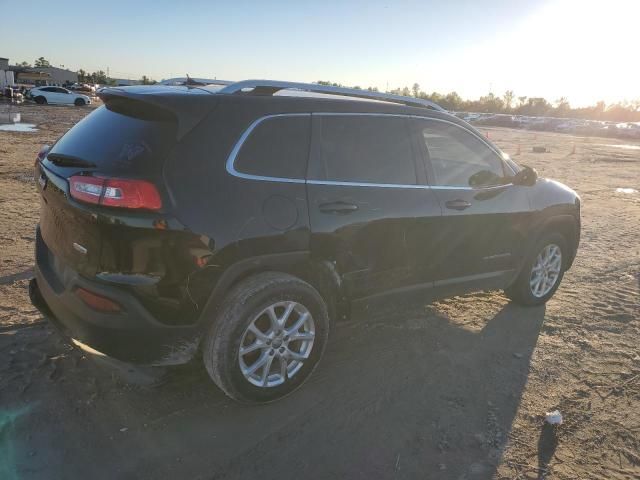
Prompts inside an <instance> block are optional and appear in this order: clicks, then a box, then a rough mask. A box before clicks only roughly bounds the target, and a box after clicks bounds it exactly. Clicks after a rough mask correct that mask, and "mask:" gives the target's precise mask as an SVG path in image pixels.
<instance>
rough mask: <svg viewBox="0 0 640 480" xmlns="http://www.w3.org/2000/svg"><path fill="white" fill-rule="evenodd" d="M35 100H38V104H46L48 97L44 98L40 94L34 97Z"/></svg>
mask: <svg viewBox="0 0 640 480" xmlns="http://www.w3.org/2000/svg"><path fill="white" fill-rule="evenodd" d="M34 100H35V101H36V103H37V104H38V105H46V103H47V99H46V98H44V97H43V96H42V95H40V96H38V97H36V98H34Z"/></svg>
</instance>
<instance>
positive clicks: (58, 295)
mask: <svg viewBox="0 0 640 480" xmlns="http://www.w3.org/2000/svg"><path fill="white" fill-rule="evenodd" d="M37 237H38V238H37V241H36V267H35V278H34V279H33V280H31V283H30V284H29V296H30V297H31V302H32V303H33V305H34V306H35V307H36V308H38V310H40V311H41V312H42V314H43V315H44V316H45V317H47V319H48V320H49V321H50V322H51V323H52V324H53V325H54V326H55V327H56V328H57V330H58V331H60V332H61V333H62V334H63V335H64V336H65V337H67V338H68V339H69V340H71V341H72V342H73V343H74V344H76V345H77V346H79V347H81V348H84V349H85V350H87V349H88V348H90V349H92V350H94V351H96V352H93V353H99V354H102V355H107V356H109V357H113V358H116V359H118V360H121V361H124V362H128V363H133V364H137V365H148V366H167V365H179V364H183V363H187V362H188V361H190V360H191V359H192V358H193V356H194V355H195V354H196V352H197V350H198V345H199V341H200V330H199V329H198V327H196V326H168V325H164V324H162V323H160V322H158V321H157V320H155V319H154V318H153V317H152V316H151V314H150V313H149V312H148V311H147V310H146V309H145V308H144V307H143V306H142V305H141V304H140V303H139V302H138V301H137V300H136V299H135V297H133V295H131V294H130V293H128V292H126V291H123V290H121V289H119V288H117V287H112V286H107V285H102V284H100V283H98V282H92V281H89V280H87V279H85V278H83V277H81V276H79V275H78V274H77V273H76V272H73V271H72V270H70V269H68V268H67V269H65V270H64V273H63V275H60V274H59V272H56V271H54V268H52V266H51V263H50V262H49V261H48V259H47V256H48V255H51V253H50V252H49V251H48V248H47V247H46V245H45V244H44V242H43V241H42V238H41V237H40V236H39V235H38V236H37ZM43 250H44V251H43ZM78 287H82V288H86V289H87V290H90V291H93V292H95V293H97V294H100V295H104V296H106V297H108V298H111V299H113V300H115V301H117V302H118V303H119V304H120V305H121V306H122V307H123V311H122V312H121V313H116V314H114V313H102V312H99V311H96V310H94V309H92V308H91V307H89V306H88V305H86V304H85V303H84V302H83V301H82V300H80V298H79V297H78V296H77V295H76V294H75V290H76V288H78Z"/></svg>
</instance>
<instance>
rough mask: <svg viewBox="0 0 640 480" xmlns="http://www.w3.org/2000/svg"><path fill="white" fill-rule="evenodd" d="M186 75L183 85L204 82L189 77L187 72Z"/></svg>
mask: <svg viewBox="0 0 640 480" xmlns="http://www.w3.org/2000/svg"><path fill="white" fill-rule="evenodd" d="M186 75H187V80H186V81H185V82H184V84H185V85H204V83H202V82H198V81H197V80H194V79H193V78H191V77H190V76H189V74H188V73H187V74H186Z"/></svg>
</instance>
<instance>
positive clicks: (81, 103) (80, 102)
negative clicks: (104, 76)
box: [73, 98, 87, 107]
mask: <svg viewBox="0 0 640 480" xmlns="http://www.w3.org/2000/svg"><path fill="white" fill-rule="evenodd" d="M86 103H87V102H85V101H84V100H83V99H81V98H76V100H75V101H74V102H73V104H74V105H75V106H76V107H82V106H84V105H86Z"/></svg>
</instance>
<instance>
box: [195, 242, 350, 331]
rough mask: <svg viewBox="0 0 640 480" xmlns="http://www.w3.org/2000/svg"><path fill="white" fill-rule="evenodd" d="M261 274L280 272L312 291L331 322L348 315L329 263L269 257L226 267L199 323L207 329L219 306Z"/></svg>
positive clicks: (305, 256)
mask: <svg viewBox="0 0 640 480" xmlns="http://www.w3.org/2000/svg"><path fill="white" fill-rule="evenodd" d="M264 272H280V273H286V274H289V275H292V276H294V277H297V278H299V279H301V280H303V281H305V282H307V283H308V284H309V285H311V286H312V287H313V288H315V289H316V290H317V291H318V292H319V293H320V296H321V297H322V298H323V300H324V301H325V302H326V304H327V309H328V311H329V318H330V319H331V320H332V321H333V320H335V319H337V318H341V317H343V316H345V315H346V314H347V313H348V301H347V300H346V298H345V297H344V295H343V292H342V282H341V278H340V276H339V275H338V273H337V271H336V270H335V266H334V264H333V263H332V262H330V261H318V260H314V259H312V258H311V256H310V254H309V252H292V253H284V254H269V255H261V256H256V257H250V258H246V259H243V260H240V261H238V262H236V263H234V264H232V265H231V266H229V267H228V268H227V269H226V270H225V272H224V273H223V274H222V275H221V277H220V279H219V280H218V281H217V282H216V285H215V287H214V288H213V291H212V292H211V295H210V296H209V299H208V300H207V302H206V304H205V306H204V308H203V309H202V313H201V314H200V318H199V320H198V323H199V324H200V325H202V326H208V325H210V323H211V322H212V321H214V319H215V318H216V311H217V307H218V305H220V303H221V302H222V300H223V299H224V297H225V295H226V294H227V293H228V292H229V291H230V290H231V289H232V288H233V287H235V286H236V285H237V284H238V283H240V282H242V281H244V280H245V279H247V278H249V277H251V276H253V275H256V274H258V273H264Z"/></svg>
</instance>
